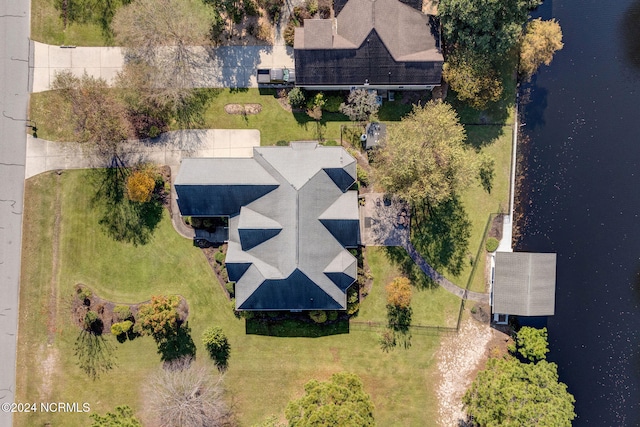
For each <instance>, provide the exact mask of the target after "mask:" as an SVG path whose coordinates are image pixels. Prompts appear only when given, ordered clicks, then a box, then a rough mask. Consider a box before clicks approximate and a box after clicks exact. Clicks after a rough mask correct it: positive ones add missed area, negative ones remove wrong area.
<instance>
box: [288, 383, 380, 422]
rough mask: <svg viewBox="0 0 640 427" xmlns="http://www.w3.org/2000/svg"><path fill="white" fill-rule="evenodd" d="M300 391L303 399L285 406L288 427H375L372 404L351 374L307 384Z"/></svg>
mask: <svg viewBox="0 0 640 427" xmlns="http://www.w3.org/2000/svg"><path fill="white" fill-rule="evenodd" d="M304 390H305V395H304V396H303V397H301V398H300V399H297V400H293V401H291V402H289V405H287V409H286V411H285V416H286V417H287V420H288V421H289V426H290V427H311V426H327V427H328V426H341V427H366V426H373V425H375V422H374V419H373V409H374V407H373V402H372V401H371V397H370V396H369V395H368V394H367V393H366V392H365V391H364V388H363V386H362V381H361V380H360V378H358V376H357V375H355V374H351V373H347V372H341V373H336V374H333V375H332V376H331V379H330V380H329V381H327V382H319V381H318V380H311V381H309V382H308V383H307V384H305V386H304Z"/></svg>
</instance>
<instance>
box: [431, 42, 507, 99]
mask: <svg viewBox="0 0 640 427" xmlns="http://www.w3.org/2000/svg"><path fill="white" fill-rule="evenodd" d="M442 75H443V77H444V79H445V80H446V81H447V83H449V86H450V87H451V89H453V90H454V91H455V92H456V93H457V94H458V98H459V99H461V100H463V101H466V102H467V103H468V104H469V105H470V106H471V107H473V108H475V109H477V110H482V109H484V108H485V107H486V106H487V104H489V103H490V102H496V101H498V100H499V99H500V97H501V96H502V92H503V86H502V81H501V79H500V75H499V74H498V73H497V72H496V71H495V70H494V68H493V66H492V65H491V63H490V62H489V61H488V60H487V59H485V58H480V57H477V56H473V55H471V54H467V53H466V52H464V51H463V52H462V53H461V52H456V53H455V54H451V55H449V59H448V61H447V62H446V63H445V64H444V67H443V69H442Z"/></svg>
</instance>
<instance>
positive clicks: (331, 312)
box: [327, 310, 338, 322]
mask: <svg viewBox="0 0 640 427" xmlns="http://www.w3.org/2000/svg"><path fill="white" fill-rule="evenodd" d="M327 318H328V319H329V321H331V322H334V321H335V320H337V319H338V312H337V311H336V310H329V311H327Z"/></svg>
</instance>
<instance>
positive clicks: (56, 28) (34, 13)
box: [31, 0, 111, 46]
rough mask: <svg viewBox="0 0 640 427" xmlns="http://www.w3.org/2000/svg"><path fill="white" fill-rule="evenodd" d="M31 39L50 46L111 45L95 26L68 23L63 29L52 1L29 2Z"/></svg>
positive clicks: (35, 0) (98, 27)
mask: <svg viewBox="0 0 640 427" xmlns="http://www.w3.org/2000/svg"><path fill="white" fill-rule="evenodd" d="M70 3H71V2H70ZM31 39H32V40H35V41H38V42H41V43H47V44H51V45H71V46H110V45H111V43H110V42H109V40H108V39H107V38H105V37H104V34H103V32H102V29H101V28H100V26H99V25H97V24H94V23H86V24H78V23H70V24H69V25H68V26H67V28H65V27H64V22H63V20H62V18H61V17H60V11H59V10H58V9H56V8H55V6H54V0H32V1H31Z"/></svg>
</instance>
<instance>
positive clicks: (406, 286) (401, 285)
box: [386, 277, 412, 308]
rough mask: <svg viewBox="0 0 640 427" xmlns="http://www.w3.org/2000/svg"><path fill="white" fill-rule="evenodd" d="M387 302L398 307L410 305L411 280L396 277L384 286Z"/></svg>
mask: <svg viewBox="0 0 640 427" xmlns="http://www.w3.org/2000/svg"><path fill="white" fill-rule="evenodd" d="M386 290H387V303H388V304H389V305H393V306H395V307H398V308H408V307H409V306H410V305H411V294H412V291H411V282H410V281H409V279H407V278H406V277H396V278H395V279H393V280H392V281H391V283H389V284H388V285H387V287H386Z"/></svg>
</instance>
